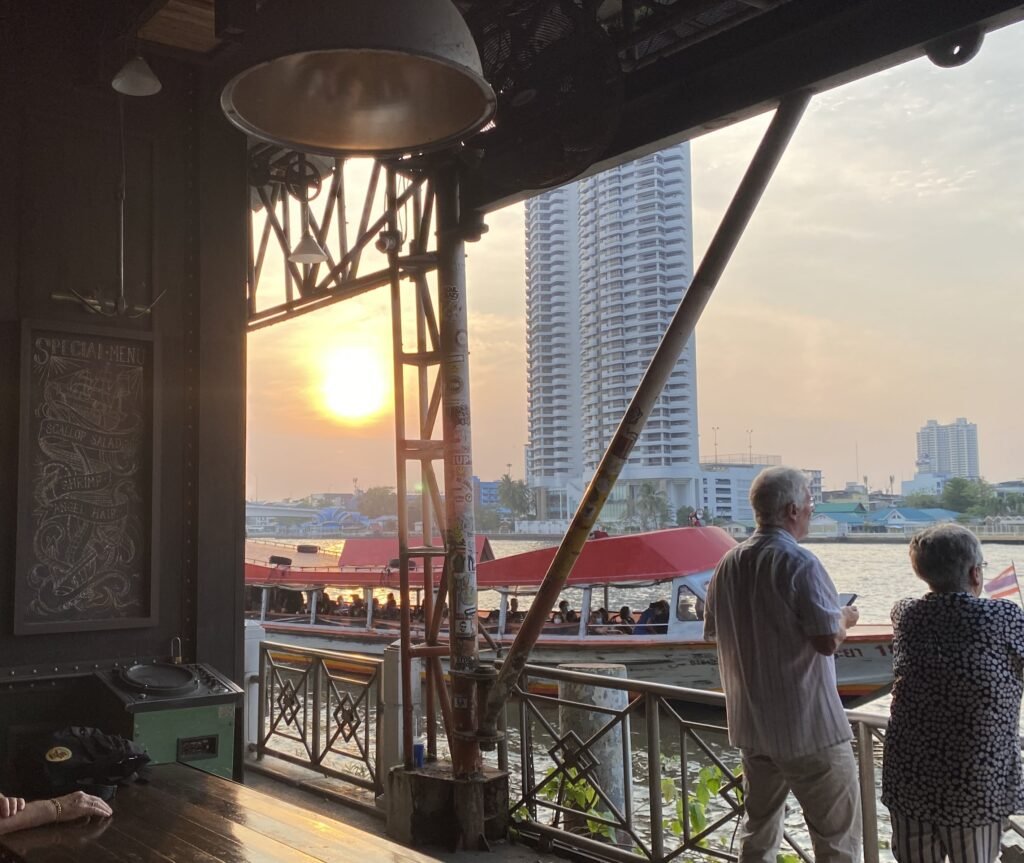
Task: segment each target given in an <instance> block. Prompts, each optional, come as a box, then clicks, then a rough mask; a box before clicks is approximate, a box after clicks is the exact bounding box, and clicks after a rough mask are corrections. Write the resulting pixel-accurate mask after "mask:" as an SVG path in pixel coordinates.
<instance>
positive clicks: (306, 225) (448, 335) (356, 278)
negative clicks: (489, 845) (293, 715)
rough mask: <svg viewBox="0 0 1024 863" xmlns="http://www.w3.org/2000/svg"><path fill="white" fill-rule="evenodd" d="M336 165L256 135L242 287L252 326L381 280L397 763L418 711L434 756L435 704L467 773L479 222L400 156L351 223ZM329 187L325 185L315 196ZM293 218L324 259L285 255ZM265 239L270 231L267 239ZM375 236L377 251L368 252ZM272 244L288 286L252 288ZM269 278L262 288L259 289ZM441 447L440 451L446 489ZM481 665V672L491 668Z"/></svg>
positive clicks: (443, 186) (443, 173)
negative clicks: (473, 261) (390, 468)
mask: <svg viewBox="0 0 1024 863" xmlns="http://www.w3.org/2000/svg"><path fill="white" fill-rule="evenodd" d="M345 177H346V164H345V161H344V160H341V159H338V160H329V159H323V158H317V157H306V156H303V155H302V154H297V153H293V152H290V151H282V150H280V149H277V148H269V147H263V146H257V147H254V149H253V150H252V151H251V162H250V186H251V188H252V201H253V204H254V205H256V208H255V216H254V218H253V220H252V222H253V227H252V234H251V236H252V241H251V242H250V263H249V284H248V292H247V297H248V310H249V328H250V330H256V329H260V328H262V327H266V326H269V325H271V324H274V323H277V322H280V321H284V320H289V319H291V318H294V317H297V316H299V315H302V314H307V313H309V312H311V311H314V310H316V309H319V308H323V307H324V306H326V305H330V304H332V303H335V302H338V301H340V300H344V299H348V298H350V297H353V296H356V295H358V294H361V293H365V292H367V291H370V290H373V289H375V288H382V287H385V286H387V287H388V289H389V294H390V305H391V334H392V359H393V382H394V415H395V461H396V468H397V475H396V492H397V498H398V544H399V557H398V559H399V589H400V594H401V598H400V633H401V635H400V639H401V674H402V681H401V689H402V705H403V716H402V719H403V722H402V733H403V752H404V758H405V764H406V767H412V765H413V761H412V758H413V755H412V753H413V745H412V744H413V737H414V734H415V732H416V728H417V725H418V724H419V723H420V722H422V726H423V731H424V734H425V736H426V754H427V758H428V759H430V760H434V759H436V758H437V738H436V731H435V728H436V724H435V722H434V717H435V716H436V715H437V714H438V713H439V714H440V717H441V719H442V720H443V725H444V728H445V730H446V732H447V736H448V743H449V750H450V752H451V753H452V766H453V769H454V772H455V775H456V776H473V775H475V774H476V773H478V772H479V769H480V763H481V758H480V745H479V739H478V734H477V728H476V725H477V722H476V716H477V710H476V705H477V703H478V701H479V700H480V699H479V698H478V696H477V680H478V678H479V677H480V676H481V675H480V672H479V649H478V645H477V638H478V634H477V626H478V625H477V610H476V593H477V591H476V561H475V554H476V551H475V548H476V543H475V526H474V520H473V482H472V477H473V458H472V437H471V426H470V411H469V364H468V357H469V352H468V335H467V330H468V328H467V313H466V272H465V240H466V237H467V232H468V234H469V236H470V238H479V237H478V232H479V223H478V222H476V221H475V220H472V219H470V220H465V221H464V220H463V219H462V218H461V214H460V212H459V203H458V176H457V173H456V171H455V170H454V168H453V167H451V166H441V167H433V166H432V167H431V168H429V169H427V168H420V169H409V168H408V167H406V166H405V164H404V163H401V162H394V161H392V162H386V163H385V162H381V161H377V162H374V163H373V164H372V167H371V168H370V169H369V176H368V180H367V182H366V186H365V189H363V190H362V191H363V193H364V194H363V202H362V207H361V216H360V220H359V225H358V229H357V230H356V232H355V234H354V235H351V236H350V235H349V232H348V230H347V224H346V219H345V215H346V193H348V194H352V191H353V190H352V189H351V188H349V189H346V183H345ZM324 187H326V188H327V195H326V199H325V200H324V201H322V202H319V204H315V203H314V202H317V201H318V198H319V195H320V193H321V192H322V191H323V189H324ZM296 210H297V211H298V219H296V218H295V211H296ZM316 210H318V212H316ZM296 221H297V222H298V223H299V224H300V225H301V226H302V231H303V232H305V231H307V230H308V231H309V233H310V234H311V235H312V236H313V237H314V238H315V240H316V241H317V243H318V244H319V245H320V246H321V247H322V248H323V251H324V253H325V257H326V260H325V261H324V263H323V264H296V263H294V262H292V261H289V260H288V256H289V254H290V252H291V250H292V249H293V248H294V245H295V242H296V239H297V238H296V236H295V231H294V230H293V225H294V224H295V223H296ZM260 222H261V224H260ZM332 226H334V228H335V230H334V231H333V232H332V230H331V229H332ZM271 240H275V241H276V243H275V245H274V246H272V245H271ZM371 244H372V248H373V249H375V250H376V251H377V252H378V253H379V255H377V256H373V255H372V254H371V255H364V254H363V253H364V251H365V250H367V249H369V248H371ZM272 249H273V250H274V251H275V252H276V254H278V255H279V256H280V258H282V259H283V261H284V264H283V271H284V285H283V291H282V286H281V285H280V284H279V283H275V284H272V285H270V286H267V287H266V289H265V290H261V281H264V280H265V278H264V272H265V270H266V269H267V259H268V254H269V253H270V252H271V250H272ZM381 256H382V257H383V264H384V266H381V267H376V268H373V269H370V270H369V271H368V272H364V271H363V269H364V268H365V262H366V259H367V258H368V257H381ZM271 292H273V294H272V297H271V299H270V301H267V300H266V295H267V294H270V293H271ZM407 335H408V344H406V339H407ZM439 418H440V419H441V423H439V422H438V419H439ZM439 434H440V436H438V435H439ZM437 461H442V462H443V477H444V489H445V495H444V498H443V500H442V494H441V486H440V484H439V482H438V476H437V471H436V469H435V463H436V462H437ZM416 468H418V470H416ZM417 483H418V494H419V503H420V511H421V513H422V519H421V521H422V528H421V530H420V531H419V533H418V535H417V536H416V537H415V540H414V539H413V537H412V534H413V528H414V525H412V524H411V523H410V518H409V493H410V490H412V489H416V488H417ZM439 538H441V541H439ZM412 560H419V561H422V565H421V566H417V567H412V566H410V561H412ZM439 561H440V562H441V563H442V566H441V569H440V578H438V577H437V576H438V574H439V573H438V562H439ZM414 569H415V570H418V571H419V573H421V576H420V577H421V581H420V583H419V584H418V585H416V586H415V587H414V586H413V585H412V584H411V576H410V573H411V572H412V571H413V570H414ZM414 590H415V591H417V592H419V591H422V604H421V605H420V607H419V609H418V611H419V613H420V614H421V615H422V620H423V626H422V629H421V630H420V631H419V633H418V634H419V636H420V638H419V643H416V644H414V643H413V641H414V639H413V628H412V613H413V602H412V598H413V592H414ZM449 607H450V614H449V615H448V617H449V620H448V629H449V631H450V632H451V637H450V638H449V644H448V645H447V646H446V645H444V644H442V643H440V636H441V628H442V625H443V624H444V623H445V618H446V612H447V610H448V608H449ZM445 655H448V657H449V663H450V669H451V678H452V683H451V695H450V696H449V690H448V688H447V687H446V685H445V681H444V677H443V672H442V666H441V657H442V656H445ZM414 658H422V659H423V660H424V665H425V670H426V693H425V717H416V716H414V715H413V699H412V674H413V659H414ZM483 678H484V679H485V680H487V679H489V675H487V674H484V675H483Z"/></svg>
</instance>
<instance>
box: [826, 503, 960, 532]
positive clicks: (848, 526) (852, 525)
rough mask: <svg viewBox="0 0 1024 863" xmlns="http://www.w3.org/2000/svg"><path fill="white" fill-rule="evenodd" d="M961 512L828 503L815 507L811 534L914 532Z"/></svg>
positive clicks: (953, 517) (954, 517) (947, 519)
mask: <svg viewBox="0 0 1024 863" xmlns="http://www.w3.org/2000/svg"><path fill="white" fill-rule="evenodd" d="M959 515H960V513H958V512H952V511H950V510H947V509H912V508H910V507H896V506H894V507H889V508H887V509H879V510H874V511H869V510H867V508H866V507H864V506H863V505H862V504H859V503H826V504H822V505H821V506H819V507H817V508H816V509H815V512H814V515H813V516H812V517H811V524H810V529H809V532H808V535H809V536H811V537H819V538H834V537H843V536H858V535H863V534H903V535H905V534H912V533H916V532H917V531H919V530H921V529H922V528H925V527H928V526H929V525H933V524H938V523H940V522H945V521H955V520H956V519H957V517H958V516H959Z"/></svg>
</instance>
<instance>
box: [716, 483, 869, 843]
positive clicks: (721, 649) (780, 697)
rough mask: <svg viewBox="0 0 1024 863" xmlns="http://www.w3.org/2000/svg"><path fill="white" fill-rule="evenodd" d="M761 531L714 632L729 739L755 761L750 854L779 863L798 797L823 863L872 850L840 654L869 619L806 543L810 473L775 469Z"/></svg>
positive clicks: (756, 504)
mask: <svg viewBox="0 0 1024 863" xmlns="http://www.w3.org/2000/svg"><path fill="white" fill-rule="evenodd" d="M750 503H751V505H752V506H753V509H754V516H755V518H756V520H757V531H756V532H755V533H754V535H753V536H751V537H750V539H748V540H747V541H746V542H744V543H742V544H741V545H739V546H737V547H736V548H734V549H732V550H731V551H730V552H729V553H728V554H726V555H725V557H724V558H722V561H721V563H719V564H718V568H717V569H716V570H715V575H714V578H713V579H712V580H711V583H710V585H709V586H708V595H707V603H706V608H705V615H704V636H705V638H707V639H709V640H715V641H717V642H718V664H719V670H720V672H721V676H722V686H723V688H724V689H725V701H726V711H727V715H728V721H729V741H730V742H731V743H732V744H733V745H734V746H738V747H739V748H740V751H741V753H742V758H743V785H744V805H745V809H746V811H745V815H744V818H743V824H742V825H741V828H740V838H739V843H740V844H739V860H740V863H748V861H763V863H775V859H776V852H777V850H778V847H779V844H780V842H781V841H782V831H783V818H784V815H785V803H786V796H787V794H788V793H789V792H790V791H792V792H793V793H794V794H795V795H796V798H797V800H799V801H800V805H801V806H802V808H803V812H804V818H805V820H806V821H807V828H808V831H809V832H810V834H811V839H812V841H813V844H814V858H815V860H816V863H833V861H835V863H840V861H841V863H854V861H857V860H858V859H859V858H860V853H861V812H860V791H859V786H858V783H857V765H856V761H855V760H854V757H853V750H852V748H851V746H850V740H851V738H852V733H851V731H850V724H849V722H848V721H847V719H846V714H845V713H844V712H843V705H842V702H841V701H840V700H839V693H838V691H837V689H836V674H835V664H834V661H833V660H832V658H831V657H832V654H833V653H835V651H836V649H837V648H838V647H839V645H840V644H841V643H842V641H843V639H844V638H845V637H846V630H847V629H848V628H849V627H851V626H853V625H854V624H855V623H856V622H857V619H858V613H857V609H856V608H854V607H853V606H845V607H841V606H840V605H839V598H838V595H837V593H836V588H835V585H834V584H833V583H832V580H831V579H830V578H829V576H828V573H826V572H825V569H824V567H822V565H821V562H820V561H819V560H818V558H817V557H815V556H814V555H813V554H811V552H809V551H808V550H807V549H805V548H803V547H802V546H801V545H800V544H799V540H801V539H803V538H804V537H805V536H807V532H808V529H809V527H810V521H811V514H812V512H813V511H814V503H813V499H812V497H811V491H810V485H809V483H808V480H807V476H806V474H804V473H803V472H802V471H799V470H795V469H793V468H788V467H773V468H768V469H766V470H764V471H762V472H761V473H760V474H758V476H757V478H756V479H755V480H754V482H753V484H752V485H751V487H750Z"/></svg>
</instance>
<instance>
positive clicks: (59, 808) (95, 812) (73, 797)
mask: <svg viewBox="0 0 1024 863" xmlns="http://www.w3.org/2000/svg"><path fill="white" fill-rule="evenodd" d="M50 804H51V805H52V806H53V808H54V811H55V813H56V815H57V817H56V820H57V821H74V820H75V819H77V818H95V817H100V818H108V817H110V816H111V815H112V814H113V810H112V809H111V808H110V806H109V805H108V804H107V802H106V801H105V800H102V799H100V798H99V797H95V796H93V795H92V794H86V793H85V792H84V791H73V792H72V793H71V794H65V795H64V796H63V797H54V798H52V799H51V800H50Z"/></svg>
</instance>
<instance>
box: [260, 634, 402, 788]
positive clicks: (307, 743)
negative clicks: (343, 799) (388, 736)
mask: <svg viewBox="0 0 1024 863" xmlns="http://www.w3.org/2000/svg"><path fill="white" fill-rule="evenodd" d="M383 664H384V663H383V660H382V659H380V658H375V657H371V656H363V655H360V654H354V653H339V652H336V651H333V650H315V649H311V648H300V647H295V646H293V645H290V644H278V643H275V642H270V641H264V642H261V643H260V671H259V680H260V694H259V716H258V718H257V723H258V724H257V726H256V727H257V728H258V738H257V743H256V755H257V757H258V758H263V757H264V756H266V755H272V756H274V757H275V758H280V759H282V760H284V761H288V762H291V763H293V764H298V765H301V766H303V767H310V768H313V769H315V770H318V771H320V772H321V773H323V774H325V775H327V776H333V777H335V778H336V779H341V780H343V781H345V782H350V783H352V784H353V785H357V786H359V787H361V788H366V789H368V790H370V791H373V792H374V793H375V794H379V793H381V791H382V790H383V789H382V777H381V772H380V767H379V760H378V753H379V751H380V747H379V740H378V734H379V732H378V729H379V725H378V722H377V717H378V715H379V713H380V703H381V669H382V668H383Z"/></svg>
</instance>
